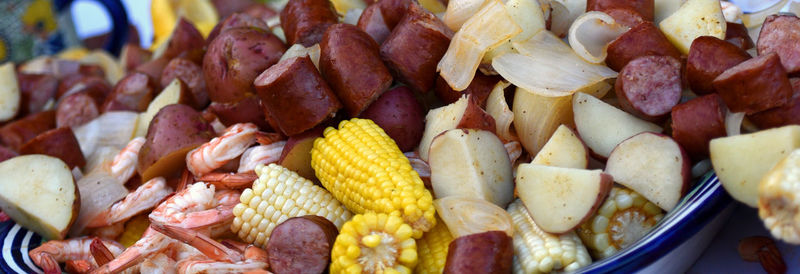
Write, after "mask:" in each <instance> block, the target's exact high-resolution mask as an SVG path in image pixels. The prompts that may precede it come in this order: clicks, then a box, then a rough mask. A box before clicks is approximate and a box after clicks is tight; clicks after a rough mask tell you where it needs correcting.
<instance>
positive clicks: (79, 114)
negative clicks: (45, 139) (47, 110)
mask: <svg viewBox="0 0 800 274" xmlns="http://www.w3.org/2000/svg"><path fill="white" fill-rule="evenodd" d="M97 116H100V103H98V100H97V99H95V97H94V96H92V95H91V94H90V91H86V90H83V91H79V92H75V93H72V94H70V95H67V96H65V97H64V98H61V100H59V102H58V106H57V107H56V126H57V127H75V126H80V125H83V124H85V123H87V122H89V121H91V120H92V119H94V118H97Z"/></svg>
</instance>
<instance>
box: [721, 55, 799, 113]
mask: <svg viewBox="0 0 800 274" xmlns="http://www.w3.org/2000/svg"><path fill="white" fill-rule="evenodd" d="M712 84H713V85H714V89H715V90H716V91H717V93H718V94H719V95H720V97H722V100H723V101H724V102H725V105H726V106H728V108H729V109H730V110H731V111H733V112H744V113H747V114H753V113H756V112H759V111H764V110H767V109H770V108H774V107H779V106H783V105H785V104H787V103H789V100H790V99H791V98H792V85H791V83H790V82H789V78H788V77H787V76H786V71H785V70H784V69H783V66H782V65H781V61H780V57H778V55H777V54H776V53H769V54H767V55H761V56H758V57H754V58H752V59H750V60H747V61H744V62H742V63H740V64H738V65H736V66H734V67H731V68H729V69H728V70H726V71H725V72H723V73H722V74H720V75H719V76H717V78H716V79H714V81H713V82H712Z"/></svg>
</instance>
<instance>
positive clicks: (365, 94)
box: [319, 24, 392, 117]
mask: <svg viewBox="0 0 800 274" xmlns="http://www.w3.org/2000/svg"><path fill="white" fill-rule="evenodd" d="M319 70H320V72H321V73H322V77H324V78H325V80H327V82H328V84H330V86H331V88H332V89H333V91H334V93H336V96H337V97H338V98H339V100H341V102H342V104H343V105H344V108H345V109H346V110H347V112H348V113H349V114H350V116H353V117H356V116H358V115H359V114H360V113H361V112H362V111H364V109H365V108H367V106H369V104H370V103H372V102H373V101H375V99H377V98H378V96H380V95H381V94H382V93H383V92H384V91H386V89H388V88H389V86H390V85H391V84H392V75H391V74H390V73H389V69H387V68H386V66H385V65H384V64H383V61H381V55H380V52H379V51H378V43H375V40H372V37H370V36H369V35H368V34H366V33H365V32H363V31H361V30H360V29H358V28H357V27H356V26H353V25H350V24H336V25H333V26H331V27H329V28H328V30H327V31H326V32H325V35H324V36H322V42H321V43H320V57H319Z"/></svg>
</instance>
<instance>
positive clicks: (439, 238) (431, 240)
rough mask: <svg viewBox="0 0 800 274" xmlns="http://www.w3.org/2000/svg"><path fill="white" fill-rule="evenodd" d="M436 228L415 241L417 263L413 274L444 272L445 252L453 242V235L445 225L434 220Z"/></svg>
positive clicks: (438, 273) (437, 273) (440, 221)
mask: <svg viewBox="0 0 800 274" xmlns="http://www.w3.org/2000/svg"><path fill="white" fill-rule="evenodd" d="M436 219H437V220H436V226H434V227H433V228H432V229H431V231H428V232H425V234H423V235H422V238H421V239H419V240H417V253H418V254H419V263H418V264H417V268H416V269H414V273H422V274H440V273H442V272H443V271H444V264H445V262H447V250H448V248H449V246H450V242H452V241H453V234H450V230H448V229H447V225H445V224H444V222H442V220H439V218H436Z"/></svg>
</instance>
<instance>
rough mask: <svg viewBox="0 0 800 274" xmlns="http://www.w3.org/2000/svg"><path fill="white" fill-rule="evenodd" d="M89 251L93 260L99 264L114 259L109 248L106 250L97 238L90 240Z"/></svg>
mask: <svg viewBox="0 0 800 274" xmlns="http://www.w3.org/2000/svg"><path fill="white" fill-rule="evenodd" d="M89 251H90V252H91V253H92V257H94V261H95V262H96V263H97V265H99V266H102V265H105V264H107V263H108V262H110V261H113V260H114V254H113V253H111V250H108V247H106V245H104V244H103V241H101V240H100V239H99V238H94V240H92V243H91V244H90V245H89Z"/></svg>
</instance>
